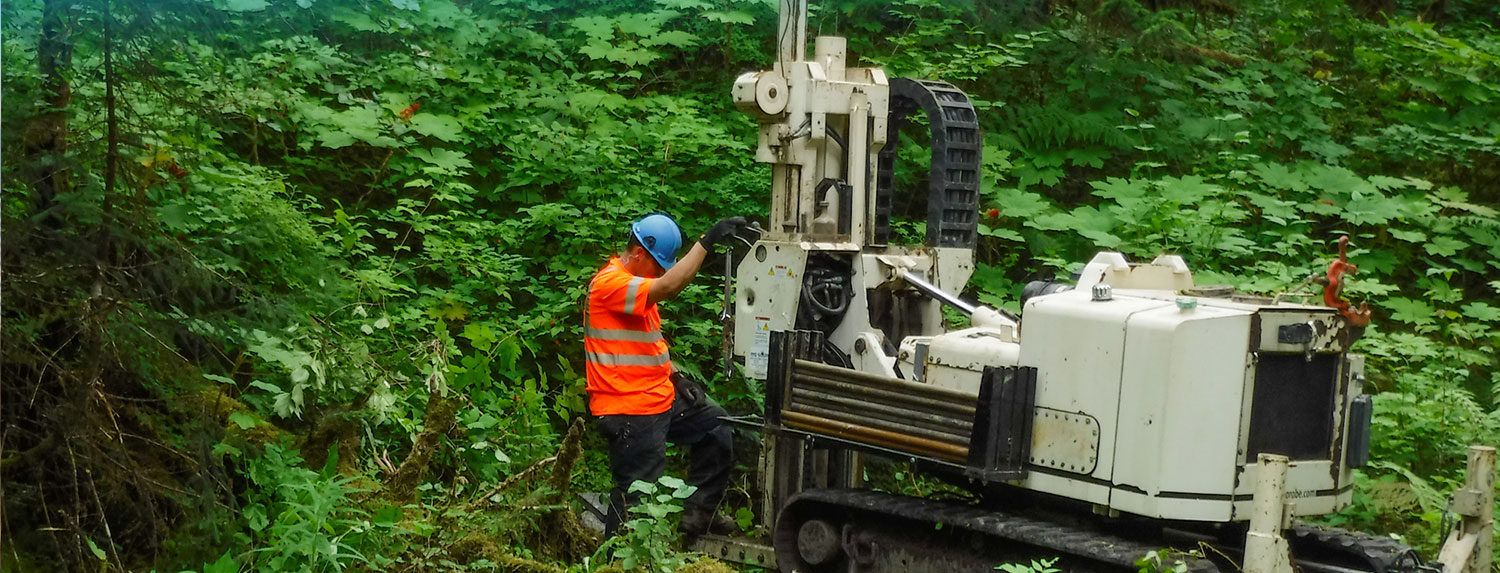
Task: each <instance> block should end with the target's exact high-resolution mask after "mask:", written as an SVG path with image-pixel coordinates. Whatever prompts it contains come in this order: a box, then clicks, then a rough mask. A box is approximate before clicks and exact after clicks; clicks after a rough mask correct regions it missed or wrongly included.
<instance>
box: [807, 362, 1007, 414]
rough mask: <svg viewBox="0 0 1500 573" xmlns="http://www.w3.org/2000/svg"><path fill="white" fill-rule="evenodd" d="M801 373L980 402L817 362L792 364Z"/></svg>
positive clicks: (961, 394)
mask: <svg viewBox="0 0 1500 573" xmlns="http://www.w3.org/2000/svg"><path fill="white" fill-rule="evenodd" d="M799 371H800V372H799ZM799 373H807V374H814V375H819V376H823V377H825V378H829V379H831V380H848V381H853V382H864V383H867V384H875V385H881V386H885V387H887V388H898V389H901V390H904V391H908V392H911V393H914V394H921V395H924V396H929V397H934V398H947V399H952V400H956V401H965V402H968V403H971V404H974V403H978V401H979V395H978V394H970V393H968V392H963V391H959V390H953V389H950V388H940V387H938V386H933V385H930V384H918V383H915V382H907V381H905V380H901V379H899V378H886V377H884V376H879V375H875V374H869V373H866V372H860V371H858V370H850V369H848V368H839V367H837V366H829V365H827V364H819V363H817V362H810V361H807V360H796V361H794V362H793V363H792V374H793V375H794V376H795V375H796V374H799Z"/></svg>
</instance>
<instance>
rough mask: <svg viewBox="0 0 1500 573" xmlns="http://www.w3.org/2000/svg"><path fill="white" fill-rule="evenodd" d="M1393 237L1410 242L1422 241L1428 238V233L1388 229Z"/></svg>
mask: <svg viewBox="0 0 1500 573" xmlns="http://www.w3.org/2000/svg"><path fill="white" fill-rule="evenodd" d="M1387 231H1388V232H1390V234H1391V236H1392V237H1395V238H1397V239H1400V240H1402V241H1406V242H1408V243H1421V242H1424V241H1426V240H1427V233H1423V232H1421V231H1415V230H1413V231H1408V230H1406V229H1387Z"/></svg>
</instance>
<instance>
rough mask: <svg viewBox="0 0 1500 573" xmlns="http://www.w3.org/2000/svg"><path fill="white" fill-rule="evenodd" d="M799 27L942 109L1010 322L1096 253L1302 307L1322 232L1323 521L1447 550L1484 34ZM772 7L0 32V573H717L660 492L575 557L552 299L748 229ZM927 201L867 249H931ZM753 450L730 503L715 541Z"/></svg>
mask: <svg viewBox="0 0 1500 573" xmlns="http://www.w3.org/2000/svg"><path fill="white" fill-rule="evenodd" d="M811 9H812V16H811V19H810V24H809V26H810V28H811V30H810V33H822V34H837V35H842V36H846V37H848V38H849V49H850V53H851V57H852V58H853V59H855V60H858V61H862V62H865V63H867V64H871V65H878V66H882V67H884V68H885V69H886V70H887V72H888V73H889V74H890V75H891V76H898V77H920V78H942V79H944V80H946V81H949V82H952V83H954V84H955V85H957V86H959V87H961V88H962V89H964V90H965V91H966V92H967V93H969V94H970V95H971V96H972V97H973V98H974V100H975V103H976V108H977V109H978V111H979V114H980V120H981V123H982V126H983V129H984V165H983V181H982V193H983V207H982V213H981V216H982V217H981V220H982V225H981V233H982V234H983V238H982V241H981V244H980V247H979V250H978V253H977V260H978V263H979V264H978V269H977V271H976V273H975V278H974V280H972V281H971V283H970V290H969V291H968V292H967V293H966V294H967V295H968V296H969V297H971V298H975V299H977V300H979V301H981V302H984V303H987V304H993V305H995V306H999V307H1004V308H1008V309H1010V310H1012V311H1015V310H1019V308H1018V307H1017V302H1016V301H1017V299H1018V295H1019V292H1020V286H1021V285H1023V284H1025V282H1027V281H1028V280H1032V279H1035V278H1056V277H1067V276H1068V274H1069V273H1070V272H1071V271H1073V270H1076V269H1077V268H1079V267H1080V266H1081V264H1082V263H1083V262H1084V261H1086V260H1087V259H1088V258H1089V257H1091V256H1092V255H1093V253H1095V252H1096V251H1098V250H1103V249H1110V250H1118V251H1121V252H1123V253H1125V254H1126V255H1127V256H1128V257H1130V258H1131V259H1132V260H1143V259H1144V260H1149V259H1150V258H1152V257H1154V256H1156V255H1158V254H1160V253H1164V252H1170V253H1176V254H1180V255H1182V256H1183V257H1184V258H1186V259H1187V261H1188V263H1189V265H1190V266H1192V268H1193V269H1194V272H1195V276H1196V277H1197V280H1198V282H1199V283H1203V284H1206V283H1219V284H1229V285H1233V286H1234V287H1236V288H1237V289H1239V290H1241V291H1245V292H1255V293H1278V292H1287V291H1293V290H1295V289H1298V288H1302V289H1303V292H1304V293H1305V294H1306V295H1308V296H1316V295H1318V294H1319V289H1320V287H1318V286H1316V285H1311V286H1307V285H1305V282H1306V279H1307V278H1308V277H1310V276H1313V275H1314V274H1316V273H1318V272H1320V271H1321V270H1322V269H1325V268H1326V267H1327V265H1328V263H1329V262H1330V261H1331V260H1332V258H1333V257H1334V256H1335V254H1336V247H1335V241H1336V240H1337V238H1338V237H1339V236H1342V235H1348V236H1350V237H1351V238H1352V245H1353V246H1352V248H1351V250H1350V255H1349V256H1350V259H1351V261H1352V262H1353V263H1355V264H1356V265H1357V266H1358V268H1359V272H1358V273H1357V274H1356V275H1355V276H1354V279H1353V280H1352V282H1350V283H1349V285H1348V286H1347V288H1346V293H1347V294H1348V295H1349V296H1350V297H1352V298H1354V299H1355V300H1357V301H1364V302H1368V304H1369V305H1370V307H1372V308H1373V309H1374V313H1375V318H1374V322H1373V325H1372V326H1371V327H1370V328H1369V329H1368V330H1367V331H1366V333H1365V337H1364V339H1363V340H1361V341H1360V343H1359V344H1358V345H1357V346H1356V350H1357V351H1360V352H1363V353H1364V354H1366V355H1367V356H1368V357H1369V365H1368V367H1367V370H1368V380H1367V381H1366V390H1367V391H1368V392H1370V393H1373V394H1374V395H1375V420H1374V426H1375V427H1374V437H1373V440H1372V459H1373V460H1374V461H1373V462H1372V464H1371V465H1370V466H1369V467H1367V468H1365V469H1363V470H1361V471H1359V473H1358V474H1357V476H1356V484H1357V488H1356V493H1355V501H1354V504H1353V506H1352V507H1350V508H1349V509H1347V510H1345V511H1343V512H1341V513H1339V514H1336V515H1333V516H1329V517H1326V518H1324V519H1323V521H1325V522H1327V523H1330V524H1334V525H1341V526H1344V527H1350V528H1356V529H1362V530H1366V531H1372V532H1377V533H1390V534H1394V535H1398V536H1401V537H1402V538H1403V539H1404V540H1405V541H1407V542H1408V543H1410V544H1412V545H1413V546H1416V547H1418V548H1419V549H1421V550H1423V551H1424V552H1426V553H1427V554H1429V555H1430V554H1432V553H1433V552H1434V551H1435V548H1436V547H1437V545H1438V544H1439V543H1440V538H1439V535H1440V533H1441V531H1440V528H1441V525H1442V523H1443V522H1444V520H1445V519H1447V518H1448V516H1449V513H1448V510H1447V503H1448V501H1447V500H1448V497H1447V496H1448V495H1449V493H1450V492H1451V491H1452V490H1453V489H1454V487H1455V486H1456V485H1458V484H1459V483H1461V481H1462V472H1463V464H1464V455H1465V448H1466V447H1467V446H1468V445H1469V444H1474V443H1485V442H1488V443H1490V444H1491V445H1495V442H1496V440H1497V437H1500V368H1497V360H1500V359H1497V358H1496V353H1495V346H1496V343H1497V341H1500V280H1497V277H1500V210H1497V209H1500V34H1497V33H1496V29H1495V27H1496V26H1497V25H1500V7H1497V6H1496V5H1495V4H1494V3H1492V2H1490V1H1488V0H1438V1H1431V2H1430V1H1428V0H1347V1H1346V0H1238V1H1235V0H1222V1H1221V0H1025V1H1018V2H1006V3H1001V2H974V1H968V2H948V1H940V0H898V1H895V2H887V1H877V0H840V1H832V2H821V3H813V6H811ZM775 10H776V6H775V4H774V3H768V2H766V1H763V0H715V1H712V2H710V1H706V0H654V1H652V2H635V1H624V0H586V1H566V2H565V1H562V0H525V1H523V0H487V1H483V2H462V1H453V0H372V1H362V0H361V1H355V0H292V1H283V0H152V1H149V2H148V1H141V0H128V1H127V0H19V1H12V2H5V3H3V4H0V21H3V24H0V26H3V29H0V32H3V37H0V43H3V53H0V56H3V61H4V62H5V65H4V67H3V101H4V106H3V123H4V126H5V129H3V131H0V157H3V159H0V167H3V173H0V191H3V193H0V215H3V219H0V244H3V252H0V272H3V275H0V276H3V302H0V310H3V317H0V318H3V322H0V336H3V345H4V348H3V353H0V380H3V381H0V482H3V489H0V492H3V505H0V512H3V515H0V533H3V540H0V569H4V570H6V571H58V570H66V571H152V570H156V571H173V572H176V571H183V570H191V571H202V572H204V573H210V572H211V573H226V572H237V571H317V572H325V571H346V570H347V571H492V570H504V571H570V572H571V571H596V570H617V569H619V568H622V567H624V568H629V567H632V566H633V567H637V568H644V569H653V570H665V569H676V570H678V571H717V570H722V569H724V566H723V565H722V564H718V563H717V562H714V561H712V560H707V559H701V558H699V557H693V556H690V555H686V554H683V553H681V552H680V551H679V550H680V547H675V546H673V545H672V543H671V541H670V540H668V539H663V538H662V536H660V535H655V534H653V532H660V531H664V530H662V529H660V528H659V526H662V527H664V526H667V525H669V524H670V522H671V519H672V515H673V509H674V507H675V505H674V504H675V502H674V501H673V500H674V499H680V497H681V494H682V486H681V484H680V482H674V481H672V480H671V479H670V478H669V479H667V480H664V481H663V482H661V483H658V484H655V485H654V487H655V488H656V489H655V490H654V492H653V495H654V496H655V497H653V498H652V499H653V500H655V501H654V502H653V503H651V504H647V508H643V509H649V511H643V513H641V514H638V515H639V516H640V517H641V519H642V521H640V522H638V523H637V525H640V526H641V528H640V529H639V531H641V532H642V533H641V534H639V535H637V536H628V537H627V538H623V539H622V540H621V541H619V542H615V543H612V544H610V545H608V546H605V547H603V548H600V547H599V540H598V539H596V538H594V537H593V534H591V533H589V532H588V531H587V530H586V529H584V528H583V527H582V525H581V523H580V522H579V518H578V514H577V512H576V504H575V503H574V502H573V501H572V500H573V494H574V493H577V492H589V491H600V490H602V489H605V488H607V487H608V481H609V475H608V471H607V462H606V460H605V454H604V450H603V448H602V444H601V438H599V436H598V435H597V433H596V432H593V431H591V430H589V427H588V424H587V421H586V420H587V416H586V409H585V408H584V400H583V379H582V378H583V375H582V365H583V357H582V344H581V335H582V329H581V315H580V312H581V301H582V300H583V297H584V294H585V293H584V288H585V284H586V282H587V280H588V277H589V276H591V275H592V274H593V273H594V272H595V270H596V269H597V268H598V267H599V266H600V265H601V264H603V262H604V260H605V259H606V258H607V257H608V255H609V254H611V253H613V252H617V251H619V250H620V249H622V248H623V247H624V244H623V238H624V235H623V230H624V229H625V228H626V225H627V224H628V223H629V222H630V221H631V220H633V219H635V218H637V217H639V216H641V215H644V214H646V213H650V212H655V211H666V212H670V213H673V214H674V215H675V216H677V217H678V219H679V221H681V222H682V223H683V225H684V227H685V228H686V229H687V231H688V233H690V234H691V233H697V232H701V230H703V229H705V228H706V227H707V226H708V225H709V224H710V223H711V222H712V221H716V220H718V219H719V218H720V217H723V216H727V215H730V214H746V215H752V216H755V215H759V216H761V217H764V214H765V212H766V210H767V205H766V202H767V199H768V195H769V187H770V185H769V171H768V169H767V168H766V167H765V166H763V165H758V164H756V163H755V162H754V161H753V146H754V143H755V128H754V123H753V121H752V120H751V119H750V118H749V117H748V116H745V115H744V114H742V113H740V112H738V111H737V110H735V108H734V106H733V104H732V102H731V101H730V98H729V87H730V85H731V83H732V81H733V79H734V77H736V76H737V75H738V74H740V73H741V72H744V71H748V70H759V69H766V68H769V67H770V64H771V59H772V57H773V38H774V35H775V30H774V28H775V21H776V15H775ZM902 150H903V151H902V153H903V157H902V160H903V163H905V164H908V165H918V166H921V165H923V163H924V161H925V160H924V158H923V157H922V155H923V154H924V153H925V150H923V149H922V146H921V145H904V146H902ZM920 173H921V170H920V169H913V170H910V171H902V172H900V173H898V174H897V179H898V181H899V182H900V183H901V184H903V185H904V186H905V187H906V188H916V187H917V186H918V185H919V184H921V183H922V182H921V181H920V178H921V177H922V176H921V175H920ZM921 196H922V195H921V194H919V193H910V194H908V195H904V196H902V197H903V199H902V200H900V201H898V203H897V205H896V209H897V219H898V221H897V230H898V232H899V233H903V234H905V235H907V236H920V235H921V234H922V233H923V229H922V223H921V222H920V221H922V220H924V219H925V209H926V206H925V205H924V204H921V203H920V199H918V197H921ZM705 268H708V269H715V270H714V271H711V272H709V273H708V275H709V276H705V277H703V278H702V279H700V280H699V281H698V283H697V284H695V285H693V286H691V287H689V289H688V290H687V291H685V293H684V295H683V296H682V297H681V298H680V299H678V300H677V301H674V302H672V303H670V304H669V305H667V306H666V307H665V308H664V311H663V314H664V315H665V316H666V321H665V322H666V324H665V325H664V326H665V328H666V334H667V336H668V338H669V339H670V340H671V341H672V344H673V356H674V357H675V360H674V364H676V365H677V366H678V367H679V368H681V369H683V370H685V371H687V372H688V373H689V374H691V375H693V376H697V377H701V378H702V379H705V380H708V381H709V384H708V386H709V387H710V388H711V389H712V394H713V395H714V397H715V398H716V399H717V400H718V401H719V402H720V403H722V404H725V405H726V407H727V408H728V409H729V410H730V412H731V413H735V414H754V413H758V412H759V410H760V408H761V407H762V406H761V402H762V397H763V396H762V389H761V387H760V386H759V384H758V383H757V382H756V381H754V380H748V379H746V378H745V377H743V376H739V375H731V373H726V372H724V371H723V369H722V367H721V366H719V364H720V360H719V355H720V354H719V353H720V343H721V335H722V325H721V324H720V323H719V321H718V316H719V312H720V310H721V301H720V299H719V296H720V290H719V289H720V288H721V284H720V283H719V282H718V281H719V280H721V278H720V277H719V276H717V272H718V271H717V269H720V268H722V259H719V260H710V261H709V262H708V264H707V265H705ZM755 439H756V437H755V436H753V435H749V434H746V435H743V436H740V437H739V440H740V443H739V446H740V447H739V449H740V451H742V452H744V455H743V456H742V457H741V463H740V468H739V470H740V471H738V472H737V473H736V478H735V479H736V483H735V484H734V485H733V486H732V487H731V493H730V496H729V497H730V505H731V507H732V509H731V513H733V514H734V515H735V517H737V518H738V519H739V521H740V522H741V525H742V527H744V528H745V529H746V530H747V531H749V530H751V529H752V528H753V525H752V524H753V523H754V521H755V519H756V516H755V511H757V510H758V507H759V506H758V505H755V504H754V503H752V502H753V501H754V500H755V499H756V497H757V496H758V493H757V492H756V491H755V488H754V487H753V486H752V484H753V482H754V468H755V460H754V452H755V451H756V446H755ZM665 531H669V530H665Z"/></svg>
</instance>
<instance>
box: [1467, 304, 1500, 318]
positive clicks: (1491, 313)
mask: <svg viewBox="0 0 1500 573" xmlns="http://www.w3.org/2000/svg"><path fill="white" fill-rule="evenodd" d="M1463 314H1464V316H1467V317H1469V318H1472V319H1474V320H1482V321H1484V322H1500V307H1493V306H1490V305H1489V304H1487V303H1483V302H1475V303H1470V304H1466V305H1464V306H1463Z"/></svg>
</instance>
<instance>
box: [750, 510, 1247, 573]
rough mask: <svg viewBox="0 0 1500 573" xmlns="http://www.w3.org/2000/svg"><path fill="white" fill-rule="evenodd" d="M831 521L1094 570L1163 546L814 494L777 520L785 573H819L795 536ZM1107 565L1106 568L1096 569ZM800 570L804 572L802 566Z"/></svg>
mask: <svg viewBox="0 0 1500 573" xmlns="http://www.w3.org/2000/svg"><path fill="white" fill-rule="evenodd" d="M813 518H818V519H832V520H835V521H837V522H839V523H849V524H853V525H855V526H856V527H857V526H859V524H861V523H873V524H880V523H887V524H888V523H891V522H892V521H893V520H892V518H896V519H899V520H904V521H906V522H909V523H914V524H924V525H925V527H922V528H921V529H924V530H929V531H930V530H932V529H933V528H935V527H936V526H937V524H941V527H942V528H944V529H946V528H959V529H963V530H967V531H972V532H976V533H980V534H983V535H985V536H988V537H991V538H997V539H1003V540H1006V541H1009V542H1011V543H1019V544H1023V545H1026V546H1030V547H1034V548H1036V549H1037V551H1036V554H1037V555H1039V556H1046V555H1049V554H1050V555H1057V556H1071V557H1073V558H1081V559H1083V560H1086V561H1089V562H1092V563H1094V564H1096V567H1092V568H1090V569H1095V568H1097V569H1101V570H1120V571H1135V570H1136V566H1135V562H1136V561H1137V560H1138V559H1140V558H1141V557H1144V556H1145V555H1146V554H1147V553H1148V552H1150V551H1154V550H1157V549H1160V546H1154V545H1149V544H1146V543H1140V542H1137V541H1132V540H1128V539H1124V538H1120V537H1116V536H1112V535H1109V534H1107V533H1104V532H1100V531H1093V530H1083V529H1079V528H1076V527H1071V526H1068V525H1063V524H1058V523H1053V522H1050V521H1046V520H1041V519H1036V518H1032V517H1027V516H1021V515H1011V514H1006V513H1000V512H995V511H989V510H985V509H982V508H979V507H975V506H972V505H966V504H959V503H951V502H942V501H933V500H927V499H921V498H914V497H907V496H899V495H891V494H887V493H881V492H874V491H868V490H839V489H815V490H808V491H804V492H802V493H800V494H797V495H795V496H793V497H792V499H791V500H790V501H789V502H788V503H787V505H786V508H785V509H783V510H782V513H781V519H779V520H778V523H777V528H776V532H775V537H774V542H775V546H776V559H777V562H778V563H780V564H782V567H783V570H788V571H789V570H792V569H798V570H802V571H810V570H816V568H814V567H810V566H808V565H806V564H805V563H804V562H803V561H802V559H801V557H800V554H799V553H798V550H797V531H798V528H799V527H800V525H801V523H802V522H803V521H805V520H807V519H813ZM1187 561H1188V562H1187V566H1188V571H1192V572H1195V573H1206V572H1214V571H1219V568H1218V566H1217V565H1215V564H1214V563H1213V562H1212V561H1209V560H1206V559H1196V558H1189V559H1188V560H1187ZM1097 565H1103V566H1104V567H1097ZM799 566H800V567H799Z"/></svg>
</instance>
